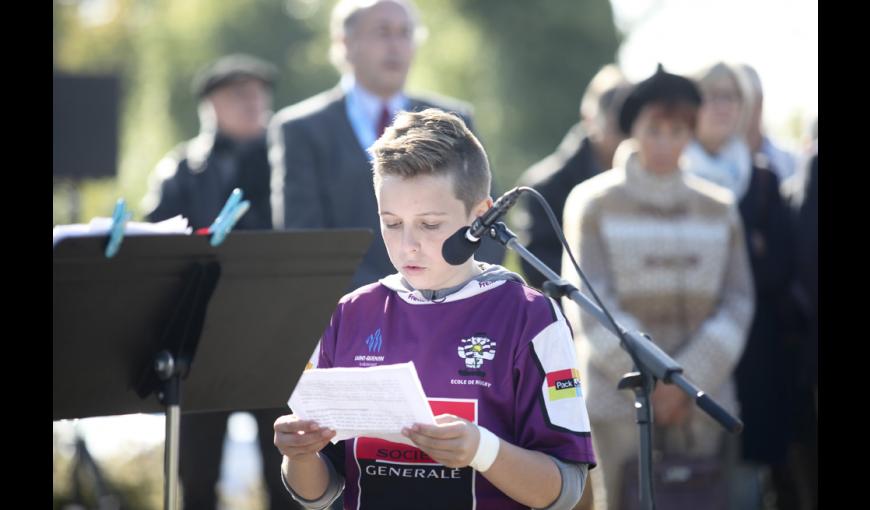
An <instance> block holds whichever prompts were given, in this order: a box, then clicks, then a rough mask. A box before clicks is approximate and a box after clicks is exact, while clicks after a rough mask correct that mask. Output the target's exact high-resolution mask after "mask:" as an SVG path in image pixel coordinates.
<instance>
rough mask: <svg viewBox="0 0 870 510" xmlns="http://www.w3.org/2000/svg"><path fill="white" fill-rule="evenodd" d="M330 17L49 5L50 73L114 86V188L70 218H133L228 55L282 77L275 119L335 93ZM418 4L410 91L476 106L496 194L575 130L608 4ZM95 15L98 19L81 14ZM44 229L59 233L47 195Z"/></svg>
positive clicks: (610, 55)
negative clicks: (49, 215) (420, 38)
mask: <svg viewBox="0 0 870 510" xmlns="http://www.w3.org/2000/svg"><path fill="white" fill-rule="evenodd" d="M333 4H334V2H333V1H331V0H330V1H326V0H180V1H179V0H64V1H61V0H55V2H54V20H53V28H54V44H53V50H54V51H53V63H54V67H55V69H56V70H59V71H65V72H74V73H113V74H117V75H118V76H120V78H121V82H122V95H123V97H122V104H121V108H120V111H121V116H122V117H121V119H120V126H121V135H120V140H119V143H120V147H119V149H120V151H119V152H120V156H119V159H120V161H119V174H118V179H117V180H113V179H110V180H108V181H103V182H88V183H85V186H84V189H83V194H82V218H83V219H85V220H87V219H89V218H90V217H92V216H96V215H103V216H105V215H108V214H109V213H110V212H111V209H112V205H113V203H114V200H115V198H117V197H118V196H123V197H125V198H126V199H127V201H128V204H129V205H130V206H131V207H133V209H134V211H135V212H137V217H141V214H142V211H140V210H139V209H138V207H139V202H140V200H141V198H142V196H143V195H144V193H145V190H146V183H147V177H148V175H149V173H150V172H151V170H152V169H153V168H154V165H155V164H156V163H157V161H158V160H159V159H160V158H161V157H162V156H163V155H164V154H165V153H166V152H167V151H169V150H170V149H171V148H172V147H173V146H174V145H175V144H177V143H179V142H181V141H183V140H186V139H189V138H191V137H193V136H194V135H195V134H196V132H197V129H198V122H197V118H196V100H195V98H194V97H193V96H192V94H191V89H190V83H191V80H192V78H193V76H194V75H195V73H196V71H197V70H198V69H199V68H200V67H201V66H202V65H203V64H205V63H207V62H209V61H211V60H213V59H215V58H217V57H219V56H221V55H223V54H227V53H232V52H247V53H251V54H254V55H257V56H259V57H261V58H264V59H266V60H268V61H271V62H272V63H274V64H275V65H276V66H278V68H279V71H280V75H279V81H278V84H277V87H276V90H275V109H276V110H277V109H279V108H281V107H283V106H286V105H288V104H291V103H294V102H296V101H300V100H302V99H304V98H306V97H308V96H311V95H313V94H315V93H317V92H319V91H321V90H323V89H326V88H328V87H331V86H332V85H334V84H335V83H336V82H337V80H338V74H337V72H336V71H335V70H334V69H333V68H332V66H331V65H330V63H329V60H328V57H327V55H328V47H329V34H328V31H329V29H328V26H329V14H330V10H331V8H332V5H333ZM417 4H418V6H419V8H420V10H421V13H422V18H423V23H424V24H425V26H426V27H427V28H428V34H429V36H428V38H427V40H426V41H425V42H424V44H423V45H422V46H421V47H420V49H419V50H418V55H417V59H416V62H415V66H414V68H413V70H412V73H411V76H410V79H409V89H410V90H411V91H415V92H435V93H439V94H444V95H449V96H453V97H457V98H460V99H463V100H465V101H468V102H470V103H472V104H473V105H474V107H475V113H476V122H477V126H478V131H479V132H480V134H481V137H482V139H483V141H484V144H485V145H486V146H487V149H488V151H489V152H490V156H491V159H492V164H493V169H494V172H495V174H496V179H497V181H498V183H499V185H500V187H501V188H503V189H506V188H507V187H510V186H512V185H513V183H514V182H515V181H516V179H517V177H518V176H519V174H520V173H521V172H522V171H523V170H524V169H525V168H526V167H528V166H529V165H530V164H531V163H533V162H534V161H536V160H538V159H540V158H542V157H543V156H545V155H546V154H548V153H549V152H551V151H552V150H553V149H554V148H555V147H556V145H557V144H558V143H559V141H560V140H561V138H562V136H563V135H564V133H565V131H566V130H567V128H568V127H569V126H570V125H571V124H573V123H574V122H576V120H577V116H578V113H577V112H578V105H579V101H580V95H581V94H582V91H583V88H584V87H585V86H586V83H588V81H589V79H590V78H591V77H592V76H593V74H594V73H595V72H596V71H597V70H598V68H599V67H600V66H601V65H603V64H606V63H607V62H610V61H612V60H613V59H614V57H615V52H616V49H617V47H618V43H619V40H618V35H617V33H616V29H615V27H614V24H613V14H612V10H611V7H610V4H609V2H608V1H607V0H546V1H539V2H530V1H520V0H418V2H417ZM100 9H102V11H100ZM95 10H96V11H98V12H101V13H102V14H101V16H102V20H100V19H97V20H94V19H93V15H91V14H89V13H92V12H93V11H95ZM97 17H98V18H99V17H100V16H97ZM59 189H60V188H59ZM54 219H55V222H56V223H58V222H64V221H68V219H65V209H64V203H63V193H62V192H60V191H58V190H56V192H55V215H54Z"/></svg>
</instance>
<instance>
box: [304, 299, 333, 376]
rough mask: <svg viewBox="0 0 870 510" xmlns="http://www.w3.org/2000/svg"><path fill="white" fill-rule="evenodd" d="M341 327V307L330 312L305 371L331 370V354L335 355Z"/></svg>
mask: <svg viewBox="0 0 870 510" xmlns="http://www.w3.org/2000/svg"><path fill="white" fill-rule="evenodd" d="M340 325H341V305H338V306H337V307H336V308H335V311H334V312H332V318H330V319H329V325H328V326H326V330H324V332H323V334H322V335H321V336H320V341H318V342H317V347H315V348H314V352H313V353H311V358H310V359H309V360H308V364H307V365H306V366H305V369H306V370H308V369H309V368H332V366H333V360H334V359H335V358H334V357H333V354H334V353H335V344H336V341H337V339H338V330H339V327H340Z"/></svg>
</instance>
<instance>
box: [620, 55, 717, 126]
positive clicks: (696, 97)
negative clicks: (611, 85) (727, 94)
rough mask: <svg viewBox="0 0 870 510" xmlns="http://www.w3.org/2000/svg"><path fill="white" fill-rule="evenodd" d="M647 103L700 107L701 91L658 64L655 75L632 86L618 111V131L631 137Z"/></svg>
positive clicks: (690, 82)
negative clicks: (683, 104) (633, 127)
mask: <svg viewBox="0 0 870 510" xmlns="http://www.w3.org/2000/svg"><path fill="white" fill-rule="evenodd" d="M649 103H688V104H690V105H693V106H695V107H698V106H700V105H701V91H700V89H698V86H697V85H696V84H695V82H693V81H692V80H690V79H688V78H685V77H683V76H679V75H676V74H671V73H669V72H666V71H665V69H664V67H662V65H661V64H659V66H658V69H656V72H655V74H653V75H652V76H650V77H649V78H647V79H646V80H644V81H642V82H640V83H638V84H637V85H635V86H634V88H633V89H632V90H631V92H630V93H629V94H628V96H627V97H626V98H625V101H624V102H623V103H622V109H621V110H620V111H619V129H621V130H622V132H623V133H625V134H626V135H631V128H632V126H633V125H634V121H635V120H637V116H638V115H640V112H641V110H643V107H644V106H646V105H647V104H649Z"/></svg>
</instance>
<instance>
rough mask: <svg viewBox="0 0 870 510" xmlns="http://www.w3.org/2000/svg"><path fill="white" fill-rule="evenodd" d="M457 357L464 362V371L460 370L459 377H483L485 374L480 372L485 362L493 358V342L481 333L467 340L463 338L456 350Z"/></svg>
mask: <svg viewBox="0 0 870 510" xmlns="http://www.w3.org/2000/svg"><path fill="white" fill-rule="evenodd" d="M457 354H459V357H460V358H462V359H463V360H465V369H463V370H460V371H459V373H460V374H461V375H476V376H480V377H483V376H485V375H486V373H485V372H484V371H483V370H481V367H483V362H484V361H485V360H491V359H493V358H495V342H493V341H492V340H490V339H489V337H487V336H486V335H484V334H482V333H478V334H475V335H473V336H471V337H469V338H463V339H462V340H461V341H460V345H459V347H458V348H457Z"/></svg>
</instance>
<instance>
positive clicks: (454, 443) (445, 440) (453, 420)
mask: <svg viewBox="0 0 870 510" xmlns="http://www.w3.org/2000/svg"><path fill="white" fill-rule="evenodd" d="M435 423H436V425H422V424H419V423H416V424H414V426H413V427H411V428H405V429H404V430H402V434H403V435H404V436H405V437H407V438H408V439H410V440H411V441H413V442H414V444H415V445H417V447H418V448H420V449H421V450H423V451H424V452H426V454H427V455H429V456H430V457H432V458H433V459H435V460H436V461H438V462H440V463H441V464H443V465H445V466H447V467H449V468H461V467H465V466H467V465H468V463H469V462H471V459H473V458H474V454H475V453H476V452H477V445H478V443H479V442H480V431H479V430H478V429H477V425H475V424H473V423H471V422H470V421H468V420H465V419H462V418H460V417H458V416H454V415H452V414H441V415H438V416H436V417H435Z"/></svg>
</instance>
